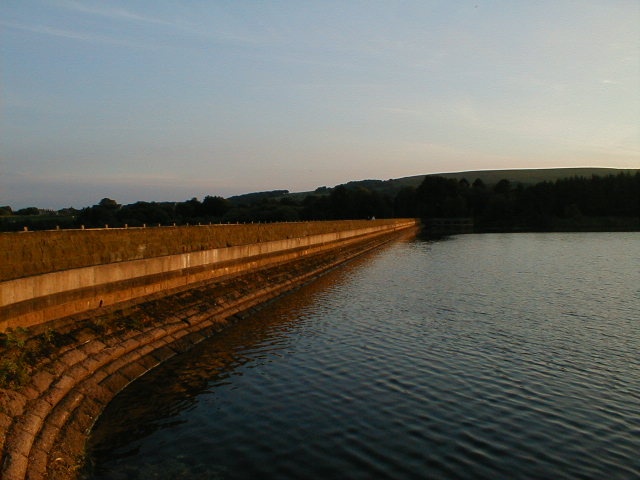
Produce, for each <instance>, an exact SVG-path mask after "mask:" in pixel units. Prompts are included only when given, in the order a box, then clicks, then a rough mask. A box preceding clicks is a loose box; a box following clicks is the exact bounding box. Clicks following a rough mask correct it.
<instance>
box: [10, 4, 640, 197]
mask: <svg viewBox="0 0 640 480" xmlns="http://www.w3.org/2000/svg"><path fill="white" fill-rule="evenodd" d="M639 87H640V1H638V0H628V1H625V0H599V1H593V0H576V1H565V0H550V1H544V0H542V1H525V0H521V1H520V0H516V1H514V0H505V1H500V0H495V1H485V0H472V1H466V0H456V1H452V0H444V1H432V0H417V1H393V0H386V1H377V0H366V1H355V0H339V1H331V0H322V1H320V0H317V1H311V0H292V1H287V0H273V1H242V0H234V1H232V0H228V1H223V0H219V1H213V0H212V1H205V0H190V1H180V2H179V1H177V0H176V1H170V0H127V1H124V0H122V1H119V0H112V1H110V0H109V1H108V0H101V1H98V0H87V1H80V0H40V1H35V0H2V1H1V2H0V205H11V206H12V207H14V208H23V207H26V206H38V207H41V208H55V209H58V208H63V207H69V206H73V207H76V208H81V207H84V206H88V205H93V204H96V203H98V202H99V200H100V199H102V198H104V197H109V198H113V199H115V200H117V201H118V202H119V203H123V204H126V203H132V202H135V201H138V200H144V201H184V200H187V199H190V198H192V197H198V198H200V199H202V198H203V197H204V196H205V195H220V196H223V197H228V196H231V195H236V194H241V193H248V192H254V191H264V190H275V189H286V190H290V191H292V192H295V191H308V190H314V189H315V188H317V187H319V186H334V185H337V184H340V183H345V182H347V181H350V180H362V179H382V180H386V179H389V178H400V177H405V176H412V175H422V174H426V173H438V172H457V171H467V170H489V169H514V168H553V167H578V166H597V167H613V168H640V88H639Z"/></svg>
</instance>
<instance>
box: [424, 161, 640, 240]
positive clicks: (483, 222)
mask: <svg viewBox="0 0 640 480" xmlns="http://www.w3.org/2000/svg"><path fill="white" fill-rule="evenodd" d="M415 201H416V202H417V205H418V207H417V211H418V212H419V215H420V216H421V217H423V218H452V217H473V219H474V222H475V227H476V231H522V230H526V231H549V230H609V229H613V230H638V229H640V172H638V173H636V174H635V175H634V174H631V173H619V174H618V175H609V176H606V177H599V176H592V177H590V178H584V177H572V178H564V179H558V180H556V181H555V182H547V181H544V182H539V183H536V184H533V185H524V184H522V183H517V184H513V183H512V182H510V181H509V180H507V179H502V180H500V181H498V182H497V183H495V184H494V186H493V187H492V188H489V187H487V186H486V185H485V183H484V182H483V181H482V180H480V179H476V180H475V181H474V182H473V184H472V186H471V187H469V184H468V182H466V181H464V182H463V181H462V180H460V181H459V182H456V180H455V179H452V178H444V177H437V176H435V177H434V176H428V177H426V178H425V179H424V181H423V183H422V184H421V185H420V186H419V187H418V189H417V190H416V198H415ZM615 219H617V220H615Z"/></svg>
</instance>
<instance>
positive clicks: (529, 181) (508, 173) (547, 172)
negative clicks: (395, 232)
mask: <svg viewBox="0 0 640 480" xmlns="http://www.w3.org/2000/svg"><path fill="white" fill-rule="evenodd" d="M638 171H640V169H617V168H541V169H525V170H475V171H469V172H455V173H437V174H434V175H439V176H441V177H446V178H455V179H457V180H461V179H463V178H466V179H467V181H469V183H473V181H474V180H475V179H476V178H479V179H480V180H482V181H483V182H484V183H485V184H487V185H495V184H496V183H498V182H499V181H500V180H502V179H506V180H509V181H510V182H511V183H516V184H517V183H521V184H523V185H534V184H536V183H540V182H555V181H556V180H559V179H561V178H570V177H584V178H591V177H592V176H594V175H597V176H599V177H606V176H608V175H617V174H619V173H636V172H638ZM410 178H412V177H410ZM423 178H424V177H423Z"/></svg>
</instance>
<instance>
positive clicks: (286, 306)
mask: <svg viewBox="0 0 640 480" xmlns="http://www.w3.org/2000/svg"><path fill="white" fill-rule="evenodd" d="M375 255H376V253H375V252H372V253H368V254H365V255H364V256H362V257H359V258H356V259H353V260H351V261H350V262H348V263H347V264H345V265H343V266H342V267H340V268H339V269H336V270H334V271H331V272H329V273H327V274H325V275H324V276H322V277H320V278H319V279H317V280H315V281H314V282H312V283H310V284H308V285H305V286H303V287H301V288H299V289H296V290H294V291H292V292H289V293H288V294H285V295H284V296H282V297H280V298H277V299H275V300H272V301H270V302H267V303H266V304H265V305H263V306H262V308H261V309H260V310H259V311H258V312H257V313H254V314H247V315H241V317H244V318H242V319H239V320H238V321H237V322H235V323H233V324H232V325H230V326H229V327H228V328H225V329H224V330H223V331H221V332H218V333H216V334H215V335H214V336H213V337H211V338H208V339H206V340H204V341H203V342H202V343H200V344H198V345H196V346H195V347H194V348H193V349H192V350H190V351H189V352H187V353H185V354H182V355H179V356H176V357H174V358H172V359H170V360H168V361H167V362H165V363H163V364H162V365H160V366H159V367H157V368H155V369H154V370H152V371H150V372H148V373H147V374H145V375H144V376H143V377H141V378H139V379H138V380H136V381H135V382H133V383H132V384H131V385H129V386H128V387H127V388H126V389H125V390H123V391H122V392H120V393H119V394H118V395H117V396H116V397H115V398H114V399H113V400H112V402H111V403H110V404H109V405H108V406H107V408H106V409H105V410H104V412H103V414H102V415H101V416H100V418H99V419H98V421H97V422H96V425H95V426H94V429H93V431H92V434H91V437H90V439H89V442H88V445H87V455H86V461H87V464H86V465H85V469H84V471H83V473H82V477H81V478H84V479H89V478H92V479H100V478H127V479H129V478H140V479H142V478H171V479H173V478H218V477H219V475H221V474H222V472H220V471H218V470H217V469H216V468H215V467H211V466H208V465H207V466H205V465H204V464H203V465H202V466H200V467H199V466H198V465H193V464H192V463H189V464H188V465H186V464H182V463H181V462H180V458H177V459H171V460H169V462H168V464H167V465H164V466H163V469H162V471H159V470H158V468H157V466H156V465H140V466H139V467H137V468H136V469H135V471H134V470H132V469H128V470H127V471H124V472H122V475H121V476H119V474H116V473H113V472H111V471H110V468H109V467H108V466H107V467H106V468H101V467H100V466H101V465H105V464H113V463H114V462H116V463H117V462H118V461H119V460H123V459H126V458H128V457H133V456H136V455H139V454H140V451H139V450H140V447H139V444H140V441H141V440H143V439H144V438H146V437H149V436H151V435H153V434H154V433H155V432H157V431H159V430H163V429H167V428H171V427H173V426H177V425H180V424H183V423H186V422H187V421H188V420H187V416H186V415H184V414H185V413H187V412H189V411H190V410H192V409H194V408H196V406H197V404H198V402H199V399H200V398H202V397H203V396H206V395H215V392H216V389H219V388H220V387H223V386H226V385H229V384H231V383H232V378H231V377H235V376H241V375H242V374H243V373H242V370H243V369H244V368H251V364H252V363H259V362H261V361H268V358H269V357H270V356H274V355H275V356H278V355H282V354H283V352H286V350H287V344H288V342H289V341H290V338H291V334H292V332H293V331H294V330H296V328H297V323H298V321H299V319H300V316H301V315H303V314H304V310H305V308H306V307H308V306H309V305H311V304H313V303H314V302H316V301H317V300H318V299H319V298H320V297H322V296H324V295H330V294H331V292H332V291H335V290H336V289H339V288H340V286H341V284H343V283H344V282H346V281H347V279H348V277H349V275H350V272H352V271H353V270H354V269H357V268H358V267H360V266H362V265H363V264H365V263H366V262H368V261H370V260H371V258H372V257H373V256H375Z"/></svg>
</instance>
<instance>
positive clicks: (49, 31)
mask: <svg viewBox="0 0 640 480" xmlns="http://www.w3.org/2000/svg"><path fill="white" fill-rule="evenodd" d="M0 25H1V26H3V27H6V28H12V29H16V30H23V31H26V32H31V33H37V34H40V35H50V36H54V37H60V38H67V39H70V40H78V41H83V42H91V43H102V44H108V45H118V46H122V47H130V48H131V47H133V48H145V49H155V48H157V47H156V46H155V45H151V44H146V43H142V42H133V41H129V40H123V39H121V38H115V37H111V36H106V35H97V34H95V33H86V32H79V31H76V30H68V29H63V28H56V27H49V26H47V25H25V24H22V23H15V22H4V21H2V20H0Z"/></svg>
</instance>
